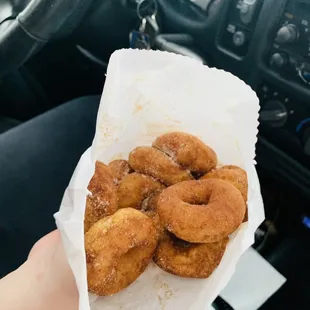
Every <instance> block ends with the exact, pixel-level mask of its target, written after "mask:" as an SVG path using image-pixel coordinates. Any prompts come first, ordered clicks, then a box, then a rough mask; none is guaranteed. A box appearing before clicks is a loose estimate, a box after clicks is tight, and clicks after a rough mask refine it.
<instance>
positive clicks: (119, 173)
mask: <svg viewBox="0 0 310 310" xmlns="http://www.w3.org/2000/svg"><path fill="white" fill-rule="evenodd" d="M108 167H109V169H110V172H111V174H112V176H113V179H114V182H115V183H116V184H118V183H119V182H120V181H121V180H123V179H124V178H125V177H126V176H127V175H128V174H129V173H131V172H132V169H131V167H130V166H129V163H128V161H127V160H123V159H116V160H113V161H111V162H110V163H109V165H108Z"/></svg>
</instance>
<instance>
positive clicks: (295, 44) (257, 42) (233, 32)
mask: <svg viewBox="0 0 310 310" xmlns="http://www.w3.org/2000/svg"><path fill="white" fill-rule="evenodd" d="M116 2H117V1H103V2H102V4H101V5H100V4H97V5H98V6H99V7H96V8H94V10H93V11H91V12H90V13H89V16H88V17H87V19H86V20H85V22H84V23H83V25H82V26H81V27H80V29H79V32H78V33H79V37H78V42H79V43H78V44H79V45H80V46H82V47H83V48H86V49H88V50H90V51H92V52H93V53H94V54H96V55H105V53H106V54H110V53H111V52H112V51H113V49H116V48H121V47H124V46H128V33H129V32H130V31H131V30H132V29H133V28H134V27H135V25H136V23H137V19H136V16H135V9H134V8H135V5H134V4H135V0H121V1H119V4H118V5H116V4H115V3H116ZM157 2H158V6H159V12H158V21H159V23H160V28H161V31H162V33H185V34H190V35H191V36H192V37H193V39H194V42H195V45H196V46H195V47H196V49H197V50H199V52H200V54H202V55H203V57H204V58H205V59H207V62H208V64H209V65H210V66H215V67H217V68H220V69H224V70H226V71H230V72H232V73H233V74H235V75H236V76H238V77H240V78H241V79H243V80H244V81H245V82H246V83H247V84H249V85H250V86H251V87H252V88H253V89H254V90H255V91H256V93H257V95H258V97H259V99H260V104H261V112H260V124H261V125H260V131H259V142H258V144H257V161H258V162H259V163H260V164H261V165H263V166H264V167H265V168H266V169H268V170H269V171H270V172H271V173H273V174H274V175H275V176H277V177H280V178H281V179H282V180H286V181H287V182H288V183H289V184H291V185H293V186H295V187H296V188H297V189H298V190H299V191H300V192H301V194H303V195H305V196H307V197H308V198H310V0H157ZM97 3H98V2H97ZM112 3H114V4H112ZM116 6H118V8H117V9H116ZM120 20H122V27H123V28H122V29H121V28H120V25H119V22H117V23H118V24H117V25H116V21H120ZM112 28H113V35H112V34H111V31H110V29H112ZM124 28H126V29H125V30H124ZM105 29H108V30H105ZM89 33H91V34H92V36H89ZM102 38H105V39H104V40H103V39H102ZM107 41H109V42H113V43H114V45H113V47H111V50H109V48H107V44H105V43H106V42H107ZM206 89H207V88H206Z"/></svg>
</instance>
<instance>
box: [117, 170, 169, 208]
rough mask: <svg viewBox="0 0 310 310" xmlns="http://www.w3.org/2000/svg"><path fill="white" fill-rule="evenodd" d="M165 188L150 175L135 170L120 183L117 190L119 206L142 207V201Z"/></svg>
mask: <svg viewBox="0 0 310 310" xmlns="http://www.w3.org/2000/svg"><path fill="white" fill-rule="evenodd" d="M162 188H164V185H162V184H161V183H160V182H158V181H156V180H154V179H153V178H152V177H150V176H148V175H144V174H141V173H137V172H133V173H131V174H128V175H127V176H126V177H125V178H124V179H123V180H122V181H121V182H120V183H119V186H118V190H117V195H118V206H119V208H134V209H141V204H142V201H143V200H144V199H145V198H147V197H148V196H149V195H150V194H152V193H153V192H155V191H157V190H159V189H162Z"/></svg>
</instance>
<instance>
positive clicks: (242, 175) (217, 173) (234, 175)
mask: <svg viewBox="0 0 310 310" xmlns="http://www.w3.org/2000/svg"><path fill="white" fill-rule="evenodd" d="M201 179H202V180H203V179H221V180H224V181H227V182H230V183H231V184H232V185H234V186H235V187H236V188H237V189H238V190H239V191H240V193H241V195H242V197H243V199H244V201H245V202H247V200H248V177H247V173H246V172H245V170H243V169H241V168H240V167H237V166H233V165H227V166H223V167H221V168H218V169H215V170H212V171H210V172H209V173H207V174H206V175H204V176H203V177H202V178H201ZM247 220H248V209H246V213H245V216H244V219H243V222H247Z"/></svg>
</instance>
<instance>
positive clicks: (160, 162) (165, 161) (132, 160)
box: [129, 146, 193, 185]
mask: <svg viewBox="0 0 310 310" xmlns="http://www.w3.org/2000/svg"><path fill="white" fill-rule="evenodd" d="M129 165H130V166H131V167H132V169H133V170H135V171H137V172H140V173H143V174H147V175H150V176H152V177H153V178H155V179H157V180H160V181H161V182H162V183H164V184H165V185H172V184H176V183H179V182H182V181H186V180H191V179H193V177H192V175H191V174H190V172H189V171H188V170H186V169H184V168H182V167H181V166H179V165H178V164H176V163H175V162H174V161H173V160H172V159H171V158H170V157H169V156H168V155H166V154H164V153H163V152H161V151H159V150H157V149H155V148H153V147H149V146H141V147H137V148H135V149H134V150H133V151H132V152H131V153H130V154H129Z"/></svg>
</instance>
